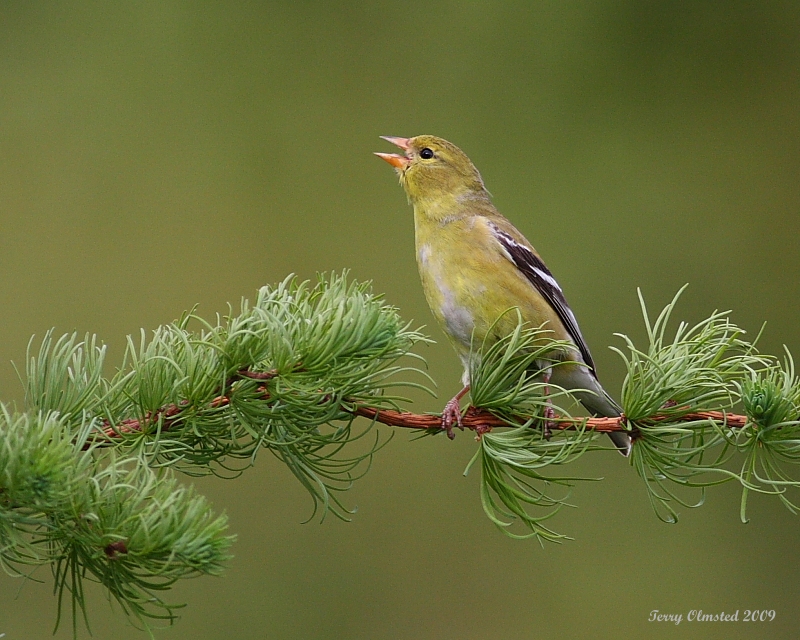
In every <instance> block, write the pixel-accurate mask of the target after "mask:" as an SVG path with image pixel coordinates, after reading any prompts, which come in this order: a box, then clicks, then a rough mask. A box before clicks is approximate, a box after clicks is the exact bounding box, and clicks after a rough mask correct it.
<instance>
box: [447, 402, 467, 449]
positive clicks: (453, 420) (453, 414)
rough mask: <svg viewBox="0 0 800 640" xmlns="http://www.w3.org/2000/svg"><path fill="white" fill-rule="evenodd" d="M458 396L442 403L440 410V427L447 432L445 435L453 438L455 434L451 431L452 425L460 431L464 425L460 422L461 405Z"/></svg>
mask: <svg viewBox="0 0 800 640" xmlns="http://www.w3.org/2000/svg"><path fill="white" fill-rule="evenodd" d="M459 400H460V398H458V397H455V398H453V399H452V400H450V401H449V402H448V403H447V404H446V405H444V410H443V411H442V429H444V430H445V431H446V432H447V437H448V438H450V439H451V440H454V439H455V437H456V434H455V433H453V426H456V427H458V428H459V429H461V430H462V431H463V430H464V425H463V424H462V423H461V407H460V405H459Z"/></svg>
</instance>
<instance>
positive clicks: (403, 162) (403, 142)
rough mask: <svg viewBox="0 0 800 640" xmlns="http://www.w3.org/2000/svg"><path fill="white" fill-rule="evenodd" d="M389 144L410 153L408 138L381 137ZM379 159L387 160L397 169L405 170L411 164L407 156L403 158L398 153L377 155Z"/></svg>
mask: <svg viewBox="0 0 800 640" xmlns="http://www.w3.org/2000/svg"><path fill="white" fill-rule="evenodd" d="M381 138H383V139H384V140H386V141H387V142H391V143H392V144H393V145H396V146H398V147H400V148H401V149H402V150H403V151H408V138H396V137H393V136H381ZM375 155H376V156H378V157H379V158H381V159H383V160H386V162H388V163H389V164H390V165H392V166H393V167H394V168H395V169H405V168H406V167H407V166H408V163H409V162H410V160H409V158H408V157H406V156H401V155H400V154H398V153H377V152H376V153H375Z"/></svg>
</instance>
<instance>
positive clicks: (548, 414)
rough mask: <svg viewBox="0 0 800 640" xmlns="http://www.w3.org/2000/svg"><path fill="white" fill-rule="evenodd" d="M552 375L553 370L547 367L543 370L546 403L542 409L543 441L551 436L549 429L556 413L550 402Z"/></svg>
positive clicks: (552, 424)
mask: <svg viewBox="0 0 800 640" xmlns="http://www.w3.org/2000/svg"><path fill="white" fill-rule="evenodd" d="M552 375H553V368H552V367H548V368H547V369H545V371H544V373H543V374H542V380H544V397H545V401H546V403H547V404H546V405H545V408H544V424H543V425H542V436H543V437H544V439H545V440H549V439H550V437H551V436H552V435H553V432H552V431H551V429H552V428H553V427H554V426H555V423H554V422H553V418H555V417H556V412H555V411H554V410H553V403H552V402H550V384H549V383H550V378H551V377H552Z"/></svg>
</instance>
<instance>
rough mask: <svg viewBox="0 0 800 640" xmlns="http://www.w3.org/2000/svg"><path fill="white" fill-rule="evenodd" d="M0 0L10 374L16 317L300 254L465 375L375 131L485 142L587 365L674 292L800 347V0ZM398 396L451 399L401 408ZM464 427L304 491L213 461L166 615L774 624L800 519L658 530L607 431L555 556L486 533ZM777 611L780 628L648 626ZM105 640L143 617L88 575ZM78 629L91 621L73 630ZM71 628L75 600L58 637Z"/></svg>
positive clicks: (0, 381)
mask: <svg viewBox="0 0 800 640" xmlns="http://www.w3.org/2000/svg"><path fill="white" fill-rule="evenodd" d="M724 6H725V8H724V9H722V8H721V7H722V5H721V4H719V5H715V4H714V3H683V4H681V3H672V2H650V3H642V2H635V1H633V0H618V1H611V0H606V1H597V2H584V3H563V2H535V3H530V2H505V3H491V2H426V3H409V2H405V3H400V2H393V3H381V4H378V3H368V2H348V3H335V2H325V3H323V2H316V3H312V2H308V3H304V2H282V3H276V2H249V3H234V2H227V3H222V2H216V3H214V2H195V3H189V2H174V1H172V0H168V1H163V0H161V1H159V2H152V1H151V2H127V3H106V2H73V3H60V2H21V1H20V2H18V1H4V2H2V3H0V313H2V322H3V336H2V341H0V363H5V364H2V366H0V398H2V400H4V401H9V402H17V403H19V402H21V400H22V394H21V385H20V382H19V380H18V379H17V376H16V374H15V373H14V370H13V369H12V367H11V366H10V364H8V363H9V361H11V360H13V361H15V362H16V363H18V364H20V365H22V364H23V363H24V357H25V347H26V344H27V342H28V339H29V337H30V336H31V334H37V335H39V336H41V334H42V333H43V332H44V331H45V330H46V329H48V328H50V327H52V326H55V327H57V329H58V330H59V331H60V332H68V331H73V330H77V331H78V332H80V333H83V332H86V331H90V332H96V333H98V334H99V335H100V336H101V337H102V338H103V339H104V340H105V341H106V342H107V343H108V344H109V345H110V348H111V350H112V360H114V359H115V358H118V357H119V356H120V354H121V351H122V346H123V344H124V336H125V335H126V334H128V333H131V332H138V330H139V328H140V327H144V328H147V329H153V328H155V327H156V326H157V325H158V324H160V323H163V322H168V321H170V320H172V319H174V318H176V317H178V316H179V315H180V313H181V312H182V311H183V310H185V309H187V308H189V307H191V306H193V305H194V304H199V305H200V312H201V313H203V314H206V315H208V316H211V315H212V314H214V313H216V312H218V311H221V312H224V311H225V308H226V307H225V305H226V303H227V302H229V301H230V302H233V303H234V304H238V300H239V299H240V298H241V297H242V296H248V297H251V298H252V297H253V296H254V294H255V290H256V289H257V287H259V286H260V285H262V284H264V283H274V282H276V281H279V280H281V279H283V278H284V277H285V276H286V275H287V274H288V273H290V272H294V273H297V274H299V275H301V276H303V277H312V276H313V275H314V274H315V272H317V271H327V270H340V269H343V268H349V269H351V270H352V273H353V275H354V277H356V278H358V279H362V280H364V279H372V280H373V281H374V286H375V288H376V290H378V291H381V292H384V293H385V294H386V298H387V300H388V301H389V302H391V303H392V304H394V305H397V306H398V307H399V308H400V309H401V312H402V314H403V315H404V317H406V318H407V319H414V320H415V321H416V322H418V323H421V324H422V323H424V324H428V325H430V326H429V331H430V333H431V335H433V336H434V337H435V338H437V339H438V340H439V341H440V344H437V345H436V346H433V347H430V348H427V349H424V350H423V355H425V356H426V358H428V360H429V363H430V372H431V374H432V375H433V377H434V378H435V379H436V380H437V381H438V382H439V384H440V390H441V395H442V397H444V398H447V397H450V395H451V394H452V393H453V392H454V391H455V390H456V389H457V388H458V386H459V385H458V378H459V375H460V370H459V366H458V364H457V361H456V358H455V356H454V354H452V353H451V351H450V347H449V346H448V345H447V344H445V343H443V340H442V335H441V334H440V332H439V331H438V329H437V328H436V327H434V326H432V324H431V323H432V318H431V316H430V314H429V311H428V309H427V307H426V304H425V301H424V298H423V296H422V292H421V289H420V287H419V283H418V278H417V273H416V265H415V262H414V258H413V226H412V219H411V211H410V209H409V208H408V206H407V205H406V202H405V197H404V195H403V193H402V191H401V189H400V187H399V186H398V185H397V180H396V177H395V176H394V174H393V172H392V171H391V170H390V168H389V167H388V166H386V165H385V164H384V163H383V162H381V161H380V160H378V159H377V158H375V157H374V156H372V155H371V152H372V151H389V150H390V148H389V145H387V144H385V143H384V142H383V141H381V140H379V139H378V136H379V135H398V136H412V135H416V134H420V133H433V134H436V135H440V136H442V137H445V138H447V139H449V140H452V141H454V142H455V143H456V144H458V145H459V146H461V147H462V148H463V149H464V150H465V151H466V152H467V153H468V154H469V155H470V157H471V158H472V159H473V160H474V162H475V163H476V165H477V166H478V167H479V168H480V170H481V172H482V173H483V176H484V179H485V181H486V184H487V186H488V188H489V189H490V190H491V191H492V193H493V194H494V195H495V202H496V204H497V205H498V207H499V208H500V210H501V211H502V212H504V213H505V214H506V215H507V216H508V217H510V218H511V219H512V220H513V221H514V222H515V223H516V224H517V226H518V227H519V228H520V229H521V230H522V231H523V232H524V233H525V234H526V235H527V236H528V237H529V238H530V239H531V241H532V242H533V243H534V244H535V245H536V246H537V248H538V249H539V251H540V252H541V253H542V255H543V256H544V258H545V259H546V260H547V262H548V264H549V266H550V268H551V269H552V271H553V272H554V273H555V274H556V275H557V277H558V278H559V280H560V282H561V284H562V286H563V287H564V289H565V291H566V292H567V295H568V298H569V300H570V302H571V303H572V306H573V308H574V310H575V312H576V314H577V316H578V318H579V319H580V321H581V327H582V329H583V333H584V334H585V336H586V338H587V340H588V342H589V344H590V345H591V346H592V349H593V352H594V355H595V359H596V360H597V361H598V368H599V370H600V374H601V378H602V379H603V381H604V383H605V386H606V388H608V389H609V390H610V391H611V392H612V393H615V394H616V393H617V392H618V390H619V387H620V384H621V381H622V366H621V365H620V363H619V362H618V361H617V358H616V356H615V355H614V354H613V353H611V352H610V351H609V350H608V349H606V345H608V344H612V343H613V342H614V341H615V338H613V336H612V334H613V332H615V331H619V332H625V333H628V334H630V335H632V336H635V337H637V338H641V337H642V334H643V331H642V328H641V326H642V325H641V321H640V317H639V312H638V303H637V300H636V287H637V286H638V287H641V288H642V290H643V291H644V294H645V296H646V298H647V300H648V301H649V302H650V304H651V306H652V307H653V308H654V309H660V308H661V307H662V306H663V304H664V303H666V302H667V301H668V299H669V298H671V297H672V295H673V294H674V293H675V291H676V290H677V289H678V288H679V287H680V286H681V285H683V284H684V283H686V282H689V283H691V286H690V288H689V290H688V292H687V293H686V295H685V297H684V299H683V302H682V304H681V306H680V308H679V309H680V313H679V316H680V317H681V318H682V319H688V320H697V319H700V318H702V317H705V316H706V315H708V314H709V313H710V312H711V311H713V310H714V309H718V308H724V309H729V308H730V309H733V310H734V314H733V318H734V320H735V321H737V322H738V323H739V324H741V325H742V326H744V327H745V328H748V329H749V330H751V331H753V332H756V331H757V330H758V328H759V327H760V325H761V323H762V321H765V320H766V321H767V323H768V324H767V330H766V334H765V337H764V340H763V342H762V346H763V348H764V349H765V350H768V351H772V352H773V353H777V352H779V351H780V349H781V348H782V347H781V345H782V344H784V343H785V344H786V345H788V346H789V348H791V349H792V350H793V351H794V352H795V353H798V354H800V336H798V331H797V311H798V308H799V303H800V278H798V273H800V252H799V251H798V247H797V237H798V231H800V217H798V208H800V176H799V175H798V170H799V169H800V110H799V109H798V104H800V71H799V70H800V39H799V38H798V35H797V34H798V33H800V5H798V4H797V3H792V2H763V3H756V2H749V3H745V2H731V3H725V5H724ZM416 400H417V402H416V403H415V405H414V407H415V409H418V410H420V411H422V410H431V411H433V410H438V409H439V408H440V406H441V404H442V400H435V399H431V398H424V397H422V396H419V397H417V398H416ZM474 446H475V445H474V442H472V440H471V438H470V437H469V436H466V435H464V436H459V437H458V438H457V439H456V441H455V442H454V443H450V442H448V441H447V440H446V439H444V438H442V437H438V438H430V439H425V440H423V441H421V442H410V441H409V436H408V435H407V434H404V433H398V434H396V437H395V438H394V441H393V442H392V443H391V444H390V445H389V446H388V447H387V448H386V449H384V450H383V451H382V452H381V453H380V454H379V455H378V457H377V459H376V461H375V463H374V466H373V468H372V470H371V471H370V473H369V474H368V476H367V477H366V479H364V480H362V481H360V482H358V483H357V485H356V487H355V488H354V490H353V491H352V492H351V493H350V494H349V495H348V496H347V498H346V499H347V500H349V504H351V505H357V506H358V513H357V514H356V516H355V519H354V521H353V522H352V523H349V524H347V523H342V522H339V521H336V520H335V519H333V518H330V519H328V520H326V521H325V522H324V523H323V524H322V525H319V524H318V523H316V522H314V523H310V524H301V521H302V520H304V519H305V518H306V517H308V515H309V514H310V508H311V504H310V501H309V499H308V498H307V496H306V495H305V493H304V491H303V490H302V489H301V488H300V486H299V485H298V483H297V482H296V481H295V480H294V479H293V477H292V476H291V475H290V474H289V472H288V471H287V470H286V469H285V468H282V467H281V465H280V463H279V462H278V461H277V460H275V459H273V458H271V457H269V456H267V455H264V456H263V457H262V458H261V459H259V460H258V462H257V464H256V466H255V468H254V469H252V470H249V471H248V472H247V473H245V474H244V476H243V477H241V478H240V479H238V480H235V481H222V480H217V479H205V480H202V481H200V482H198V483H197V484H199V486H200V489H201V491H203V492H204V493H206V494H207V495H208V496H209V497H210V498H211V499H212V501H213V502H214V504H215V506H216V507H217V508H218V509H225V510H226V511H227V513H228V514H229V515H230V524H231V530H232V531H233V532H235V533H237V534H238V536H239V539H238V542H237V544H236V545H235V549H234V551H235V553H236V558H235V560H234V561H232V562H231V564H230V568H229V570H228V571H227V572H226V574H225V576H224V577H222V578H203V579H200V580H194V581H189V582H187V583H185V584H182V585H180V586H179V587H178V588H177V589H176V590H175V591H176V593H174V594H173V595H174V598H176V599H178V600H183V601H186V602H188V603H189V607H188V608H187V609H185V610H184V612H183V617H182V619H181V621H180V622H179V623H178V624H177V626H176V627H174V628H173V629H172V630H169V631H165V632H159V633H158V637H163V638H170V637H172V638H189V637H191V638H209V639H212V638H223V639H226V640H229V639H231V638H237V639H239V638H241V639H250V638H286V639H295V638H296V639H300V638H303V639H310V638H313V639H327V638H354V639H365V640H366V639H370V640H372V639H376V638H415V639H416V638H420V639H426V638H475V639H477V638H481V639H482V638H501V639H516V638H520V639H522V638H539V637H541V638H546V637H564V638H584V637H585V638H618V637H652V638H675V637H680V638H701V637H702V638H752V637H760V638H767V637H769V638H790V637H796V629H797V628H798V626H799V623H800V615H798V612H797V605H798V596H797V589H796V588H795V587H796V585H797V583H798V578H800V568H798V562H797V556H796V553H797V549H798V543H799V542H800V535H799V532H800V528H799V527H798V525H799V524H800V522H799V521H798V520H797V518H796V517H794V516H792V515H791V514H790V513H789V512H788V511H786V510H785V509H784V508H783V507H781V506H780V505H779V503H778V501H777V500H775V499H768V498H764V497H759V496H756V497H755V498H754V499H752V501H751V510H750V515H751V518H752V520H751V522H750V524H748V525H742V524H741V523H740V522H739V519H738V506H739V505H738V495H739V494H738V490H737V489H736V487H733V486H726V487H722V488H720V489H717V490H714V491H711V493H710V494H709V497H708V500H707V504H706V505H705V506H704V507H703V508H702V509H699V510H686V509H684V510H683V513H682V516H683V517H682V519H681V521H680V523H679V524H677V525H675V526H669V525H664V524H662V523H660V522H659V521H658V520H657V519H656V518H655V516H654V515H653V513H652V512H651V510H650V507H649V504H648V502H647V498H646V495H645V492H644V489H643V488H642V486H641V483H640V482H639V481H638V479H637V477H636V476H635V474H634V472H633V470H632V469H631V468H630V467H628V466H627V465H626V464H625V463H624V462H623V461H622V460H621V459H620V458H619V457H618V456H616V455H615V454H613V453H610V452H609V453H607V454H596V455H591V456H587V459H586V460H585V462H582V463H581V466H580V468H579V469H574V470H572V469H571V471H574V472H575V473H584V474H588V475H602V476H605V478H606V479H605V480H604V481H603V482H601V483H595V484H590V485H585V486H579V487H578V488H577V490H576V492H575V494H574V503H575V504H577V505H578V506H579V508H578V509H574V510H569V511H566V512H563V513H561V514H560V515H559V516H558V518H557V521H556V523H555V526H556V527H557V528H558V530H559V531H564V532H566V533H568V534H570V535H572V536H574V537H575V538H576V540H575V541H573V542H567V543H565V544H563V545H560V546H556V545H550V546H547V547H545V548H544V549H543V548H541V547H540V546H539V545H538V544H537V543H535V542H531V541H528V542H519V541H513V540H510V539H507V538H506V537H504V536H502V535H501V534H500V533H498V532H497V531H496V530H495V528H494V527H493V526H492V525H491V524H490V522H489V521H488V520H487V519H486V518H485V517H484V515H483V513H482V511H481V507H480V501H479V496H478V483H477V476H476V475H475V474H473V475H471V476H470V477H468V478H466V479H465V478H463V477H462V476H461V472H462V470H463V468H464V466H465V464H466V462H467V461H468V459H469V457H470V456H471V454H472V451H473V450H474ZM36 575H37V577H39V578H41V579H42V580H43V582H44V583H43V584H37V583H34V582H27V583H24V584H23V583H22V581H20V580H12V579H10V578H4V579H2V580H0V634H2V633H5V634H6V636H5V637H6V638H7V639H8V640H19V639H23V638H24V639H30V638H45V637H48V636H49V634H50V631H51V628H52V623H53V621H54V619H55V600H54V598H53V597H52V595H51V587H52V582H51V579H50V576H49V575H48V573H47V571H40V572H38V573H37V574H36ZM748 608H766V609H774V610H776V612H777V618H776V620H775V621H774V622H771V623H757V624H753V623H743V622H739V623H728V624H724V623H706V624H701V623H694V624H689V623H687V622H685V621H684V622H683V623H681V625H680V626H679V627H677V628H676V627H675V625H673V624H671V623H660V624H659V623H654V622H648V621H647V619H648V616H649V613H650V611H651V610H653V609H659V610H661V611H662V612H668V613H683V614H684V615H685V614H686V613H687V612H688V611H689V610H690V609H703V610H705V611H711V612H716V611H719V610H725V611H726V612H727V611H733V610H736V609H741V610H743V609H748ZM90 613H91V619H92V622H93V631H94V634H95V637H97V638H110V637H115V638H142V637H144V636H143V635H142V634H141V633H140V632H138V631H136V630H135V629H134V628H132V627H131V626H130V625H129V624H128V623H127V622H126V620H125V618H124V616H123V615H122V614H121V612H120V611H119V609H118V607H114V608H111V607H109V605H108V603H107V602H106V601H105V600H104V599H103V595H102V593H101V592H100V591H99V590H92V598H91V606H90ZM86 635H87V634H85V633H82V636H86ZM69 636H70V633H69V624H66V625H63V628H62V629H61V630H60V631H59V633H58V634H57V637H59V638H67V637H69Z"/></svg>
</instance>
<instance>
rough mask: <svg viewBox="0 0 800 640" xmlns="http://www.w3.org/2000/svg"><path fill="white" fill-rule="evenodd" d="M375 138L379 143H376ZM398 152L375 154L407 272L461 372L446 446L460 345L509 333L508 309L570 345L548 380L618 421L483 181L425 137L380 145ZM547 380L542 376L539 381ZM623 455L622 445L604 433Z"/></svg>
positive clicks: (554, 294)
mask: <svg viewBox="0 0 800 640" xmlns="http://www.w3.org/2000/svg"><path fill="white" fill-rule="evenodd" d="M382 137H384V136H382ZM384 139H385V140H388V141H389V142H391V143H392V144H394V145H396V146H398V147H400V148H401V149H402V150H403V151H405V155H399V154H396V153H376V155H377V156H379V157H381V158H382V159H384V160H386V162H388V163H389V164H391V165H392V166H393V167H394V168H395V169H396V171H397V173H398V174H399V176H400V184H402V186H403V188H404V189H405V192H406V195H407V196H408V200H409V203H410V204H411V205H413V207H414V230H415V237H416V250H417V266H418V267H419V274H420V277H421V279H422V287H423V289H424V290H425V297H426V298H427V300H428V304H429V305H430V307H431V311H432V312H433V315H434V316H435V317H436V320H437V321H438V322H439V324H440V325H441V326H442V329H443V330H444V332H445V333H446V334H447V336H448V338H449V339H450V341H451V342H452V343H453V346H454V347H455V349H456V352H457V353H458V355H459V357H460V358H461V362H462V363H463V365H464V388H463V389H462V390H461V391H460V392H459V393H458V394H457V395H456V396H455V397H454V398H453V399H452V400H450V402H448V403H447V405H446V406H445V409H444V412H443V414H442V426H443V427H444V428H445V429H446V430H447V432H448V435H450V436H451V437H452V427H453V424H458V425H459V426H460V425H461V411H460V408H459V402H460V400H461V398H462V397H463V396H464V395H465V394H466V393H467V392H468V391H469V357H470V346H471V344H472V342H473V341H474V342H475V344H481V343H482V342H483V341H484V340H485V339H486V338H487V333H488V332H489V330H490V328H492V327H494V328H493V329H492V333H493V335H492V336H488V338H489V341H491V339H492V338H494V339H498V338H500V337H502V336H504V335H508V334H510V333H511V332H512V331H513V330H514V329H515V328H516V317H515V316H514V315H513V314H505V315H504V316H503V317H502V318H500V320H499V322H498V317H499V316H500V315H501V314H503V313H504V312H505V311H506V310H508V309H510V308H512V307H517V308H518V309H519V312H520V313H521V314H522V319H523V320H524V321H525V322H527V323H529V325H530V326H534V327H537V326H540V325H542V324H545V323H546V324H545V328H546V329H549V330H550V331H552V332H553V334H552V335H553V337H554V338H555V339H558V340H567V341H569V342H571V343H572V344H573V345H574V347H575V348H574V350H570V352H568V353H561V354H553V357H554V358H557V359H560V360H569V361H574V362H575V364H570V363H565V364H563V365H559V366H556V367H553V368H552V369H551V372H552V381H553V383H554V384H558V385H559V386H561V387H563V388H565V389H572V390H575V391H574V395H576V396H577V397H578V399H579V400H580V401H581V403H582V404H583V405H584V406H585V407H586V408H587V409H588V410H589V411H591V412H592V413H594V414H596V415H601V416H608V417H613V416H619V415H620V408H619V406H618V405H617V404H616V403H615V402H614V401H613V400H612V399H611V397H610V396H609V395H608V394H607V393H606V392H605V390H604V389H603V387H602V386H601V385H600V382H599V381H598V379H597V375H596V373H595V370H594V362H593V360H592V356H591V354H590V353H589V347H587V346H586V341H585V340H584V339H583V336H582V335H581V331H580V329H579V328H578V323H577V321H576V320H575V315H574V314H573V313H572V311H571V310H570V308H569V305H568V304H567V301H566V299H565V298H564V294H563V292H562V291H561V288H560V287H559V286H558V283H557V282H556V280H555V278H554V277H553V275H552V274H551V273H550V271H549V270H548V269H547V267H546V266H545V265H544V262H542V259H541V258H540V257H539V254H537V253H536V250H535V249H534V248H533V246H532V245H531V243H530V242H528V241H527V240H526V239H525V237H524V236H523V235H522V234H521V233H520V232H519V231H517V229H516V228H515V227H514V226H513V225H512V224H511V223H510V222H509V221H508V220H506V219H505V218H504V217H503V216H502V215H500V213H499V212H498V211H497V209H495V207H494V205H493V204H492V202H491V199H490V195H489V192H488V191H487V190H486V187H484V185H483V179H482V178H481V174H480V173H478V170H477V169H476V168H475V166H474V165H473V164H472V162H470V159H469V158H468V157H467V156H466V155H465V154H464V152H463V151H461V149H459V148H458V147H457V146H455V145H454V144H452V143H450V142H447V140H442V139H441V138H437V137H435V136H428V135H423V136H417V137H415V138H396V137H388V136H387V137H384ZM549 375H550V374H546V380H545V381H549V379H550V377H549ZM609 436H611V439H612V441H613V442H614V445H615V446H616V447H617V448H618V449H619V450H620V452H621V453H622V454H623V455H628V454H629V453H630V448H631V441H630V438H629V437H628V436H627V435H626V434H624V433H622V432H614V433H610V434H609Z"/></svg>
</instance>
